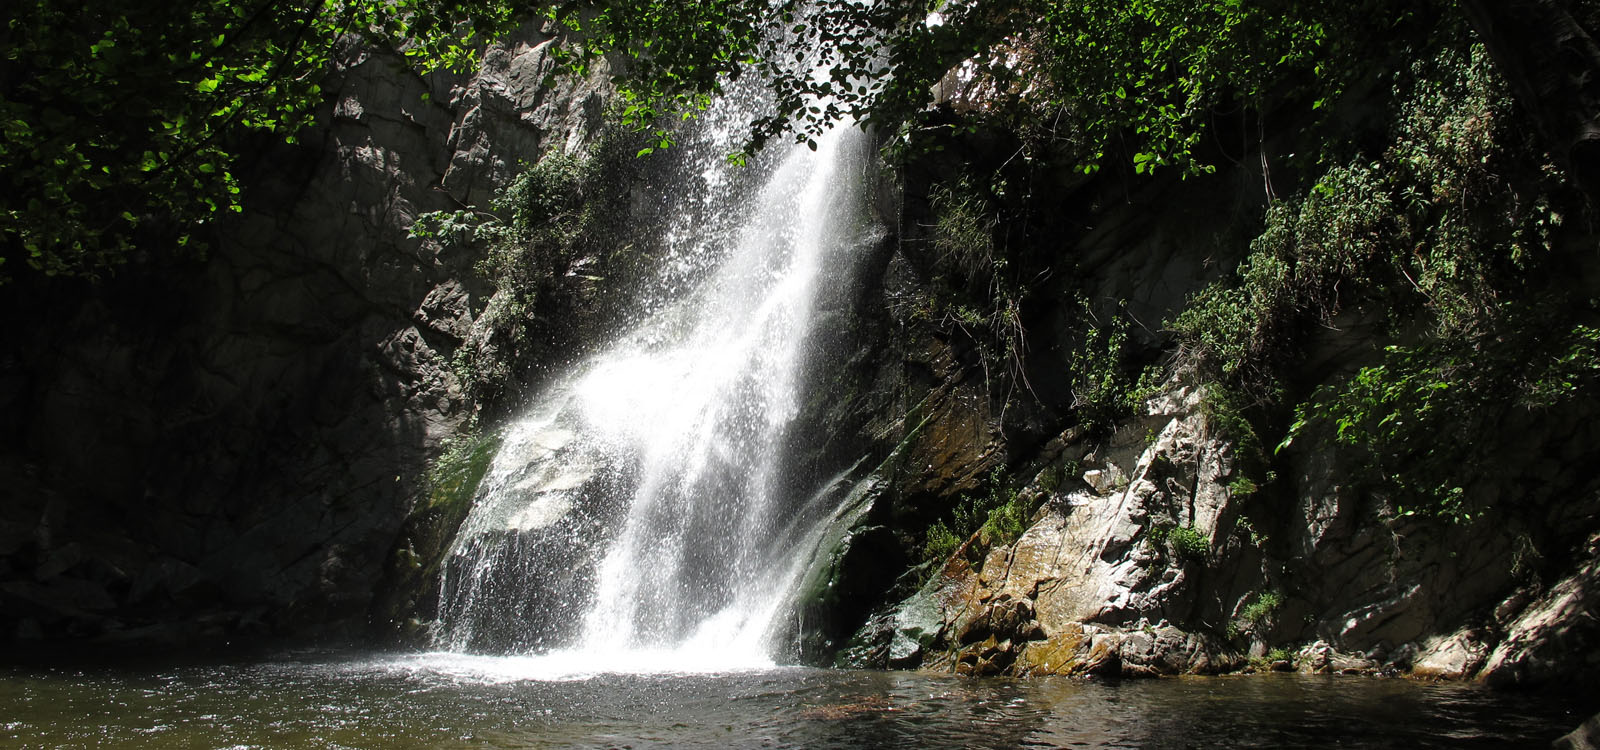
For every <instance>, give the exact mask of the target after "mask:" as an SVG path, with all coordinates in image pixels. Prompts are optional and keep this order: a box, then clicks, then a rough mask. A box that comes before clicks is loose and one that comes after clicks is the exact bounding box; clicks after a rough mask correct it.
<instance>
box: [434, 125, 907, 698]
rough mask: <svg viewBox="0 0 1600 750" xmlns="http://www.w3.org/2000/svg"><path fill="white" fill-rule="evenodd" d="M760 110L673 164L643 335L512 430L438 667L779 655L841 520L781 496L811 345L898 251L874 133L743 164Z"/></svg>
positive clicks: (448, 599) (843, 133) (640, 664)
mask: <svg viewBox="0 0 1600 750" xmlns="http://www.w3.org/2000/svg"><path fill="white" fill-rule="evenodd" d="M760 106H761V105H760V103H759V102H758V101H755V99H754V97H750V96H744V97H740V96H730V97H724V98H723V99H721V100H719V102H718V103H717V104H715V105H714V106H713V109H712V110H711V111H710V112H708V113H707V115H706V116H705V117H704V118H703V121H702V122H701V123H700V125H699V126H698V127H697V128H696V129H695V130H694V132H693V133H691V134H690V135H689V136H686V137H685V143H684V144H682V145H681V146H680V147H678V148H675V149H673V150H674V151H677V152H678V154H677V157H678V158H679V159H681V164H680V166H679V167H678V168H677V169H676V170H674V173H675V174H676V177H674V178H673V179H672V180H671V182H672V183H673V185H671V186H670V187H669V188H667V189H665V190H662V191H660V194H661V195H663V196H670V197H667V198H665V199H664V200H662V201H661V202H660V203H658V204H657V206H655V210H660V211H667V212H670V213H669V214H668V215H670V216H672V217H673V220H672V221H671V222H669V228H668V230H667V231H666V232H665V233H664V234H665V236H664V237H663V238H662V240H661V241H662V242H663V243H664V247H663V248H662V256H661V257H664V259H665V260H664V261H663V262H662V263H661V272H660V278H659V279H658V280H657V282H656V283H655V285H654V286H653V287H652V290H651V292H650V293H648V294H646V295H644V296H643V297H642V299H641V303H640V307H641V312H640V314H639V315H638V316H637V318H636V322H635V323H634V324H633V325H632V326H631V327H630V330H628V331H627V332H626V333H625V334H623V335H621V336H620V337H618V338H617V339H616V340H615V341H614V342H612V343H611V344H610V345H609V346H607V347H605V348H604V349H603V351H601V353H599V354H597V355H595V356H593V357H591V358H589V359H588V360H587V361H585V362H582V363H580V364H579V365H578V366H576V367H575V368H574V369H573V371H572V372H571V373H570V374H569V375H568V376H566V377H565V378H564V379H561V380H560V381H559V382H557V383H556V384H555V385H553V386H551V387H550V388H548V389H547V390H546V391H545V392H543V393H541V394H538V395H537V397H536V398H535V399H534V401H533V402H532V407H531V408H530V409H529V410H528V411H527V412H526V415H525V416H524V417H522V418H521V419H520V420H518V421H516V422H515V423H514V424H512V425H510V426H509V427H508V428H507V429H506V430H505V433H504V435H503V438H502V447H501V449H500V451H499V453H498V454H497V455H496V457H495V459H494V462H493V464H492V465H491V467H490V470H489V473H488V474H487V475H486V477H485V479H484V481H483V483H482V485H481V486H480V488H479V492H478V496H477V498H476V500H475V502H474V506H473V509H472V510H471V512H470V514H469V516H468V518H467V520H466V521H465V523H464V524H463V525H462V528H461V531H460V532H459V533H458V535H457V538H456V540H455V542H454V544H453V547H452V549H451V551H450V554H449V558H448V561H447V564H446V569H445V573H444V579H443V582H442V586H441V595H440V613H441V620H442V627H441V631H440V633H439V635H438V637H437V640H436V645H437V646H438V647H440V648H442V649H445V650H450V651H458V652H488V653H498V654H519V655H529V654H534V655H540V656H539V658H542V659H545V660H547V661H553V662H560V661H563V660H565V662H566V663H574V664H584V665H586V667H585V668H588V669H595V668H601V669H604V668H607V667H606V666H605V665H613V667H612V668H615V669H619V670H629V671H633V670H640V669H645V670H649V669H690V670H694V669H713V668H729V667H740V666H759V665H764V664H771V663H772V659H773V658H774V654H775V653H776V652H777V651H778V650H779V649H781V647H782V645H783V644H779V643H776V642H775V640H776V638H777V635H778V633H779V632H780V631H782V630H783V627H782V625H783V618H784V615H785V613H786V611H787V609H786V605H787V604H788V598H789V597H790V595H791V589H793V588H794V586H795V584H796V580H797V579H798V577H799V575H800V573H801V572H802V571H803V569H804V567H805V565H806V563H807V562H808V561H809V559H810V556H811V555H812V553H813V550H814V547H815V539H816V534H817V529H818V524H819V523H821V522H822V521H823V520H824V519H822V518H819V516H824V515H826V513H827V510H826V509H825V508H824V509H817V508H815V507H811V506H815V505H816V503H815V502H811V503H808V502H807V500H808V499H810V496H809V494H808V493H807V492H805V491H803V490H800V491H797V490H795V489H793V488H787V487H783V486H780V485H781V480H780V475H781V474H782V472H783V468H784V464H783V462H784V460H785V456H786V454H787V451H786V442H787V441H788V440H790V439H792V438H793V437H794V436H792V435H791V434H790V428H791V425H792V423H793V422H794V419H795V417H796V414H797V412H798V410H799V408H800V404H799V403H798V396H797V391H798V389H799V386H800V384H801V383H802V379H803V375H804V368H805V367H807V366H808V364H809V363H808V362H807V361H806V360H807V357H806V356H805V353H804V351H803V342H804V340H805V338H806V336H807V335H808V332H809V331H810V327H811V323H812V318H813V315H812V313H813V310H814V306H815V304H816V299H817V297H818V295H819V292H822V291H824V290H826V289H827V288H828V287H829V286H830V285H834V284H838V283H842V282H843V280H844V278H845V277H844V274H845V273H847V269H848V268H849V265H850V262H851V258H852V256H853V255H855V254H858V253H859V250H860V247H861V246H862V245H863V244H865V243H870V242H872V241H873V240H874V238H875V233H876V232H878V231H879V230H878V229H877V228H876V227H875V226H874V225H873V224H872V222H871V221H870V219H869V212H868V210H867V204H868V203H869V201H870V198H871V195H870V191H869V190H868V189H867V187H866V186H867V183H868V180H869V179H870V168H871V165H872V163H873V161H874V160H873V153H872V149H871V144H870V142H869V139H868V138H867V137H866V135H865V134H864V133H862V132H861V131H860V129H858V128H854V127H840V128H834V129H832V130H830V131H828V132H827V133H825V134H823V135H822V136H820V137H819V138H817V139H816V141H815V151H814V152H813V150H812V149H811V148H807V147H805V146H800V145H797V146H795V147H792V148H789V149H782V148H776V147H773V148H769V149H768V153H764V154H762V155H761V158H760V159H758V160H754V161H753V162H752V165H751V166H750V167H746V168H737V167H731V166H729V165H728V164H726V159H725V154H726V153H728V151H729V150H730V149H731V148H732V147H733V146H735V145H737V143H738V138H739V137H741V136H742V134H743V132H744V127H745V126H746V123H748V122H749V121H750V119H751V118H752V116H753V113H757V112H759V107H760ZM825 479H826V478H824V477H818V478H817V484H818V485H821V484H822V483H823V481H824V480H825Z"/></svg>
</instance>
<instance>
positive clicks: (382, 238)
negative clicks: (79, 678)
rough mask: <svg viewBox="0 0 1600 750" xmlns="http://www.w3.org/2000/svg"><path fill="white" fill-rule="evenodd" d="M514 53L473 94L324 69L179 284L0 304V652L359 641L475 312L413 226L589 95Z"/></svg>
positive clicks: (444, 82)
mask: <svg viewBox="0 0 1600 750" xmlns="http://www.w3.org/2000/svg"><path fill="white" fill-rule="evenodd" d="M517 39H518V41H514V42H511V43H508V44H506V45H503V46H502V47H499V48H496V49H493V50H491V51H489V52H488V53H487V54H486V55H485V56H484V59H483V65H482V70H481V71H479V72H478V73H476V74H474V75H472V76H470V77H466V76H451V75H443V74H435V75H430V76H428V77H426V78H424V77H420V76H418V75H417V74H415V73H414V72H412V71H411V69H410V68H409V67H408V66H407V65H406V63H405V62H404V60H403V59H402V58H401V57H399V56H398V55H396V54H393V53H389V52H383V51H374V50H370V49H364V48H361V47H359V46H357V45H355V44H353V43H352V44H348V45H346V46H345V47H344V48H343V50H342V52H341V54H340V57H339V64H338V68H337V70H336V71H334V73H333V74H332V78H331V80H330V82H329V84H328V85H327V86H326V88H327V89H328V90H329V91H331V92H332V94H331V96H330V98H329V101H328V103H327V105H326V109H325V111H324V112H323V113H322V116H321V117H320V118H319V121H320V122H322V123H323V125H321V126H319V127H317V128H316V129H315V130H313V131H310V132H305V133H301V134H300V137H299V144H298V145H294V146H289V145H285V144H282V143H271V144H262V145H261V146H260V149H259V150H258V151H257V152H255V154H254V156H253V159H251V163H250V164H248V165H247V166H246V168H245V169H243V170H241V174H242V176H243V177H244V180H243V181H244V185H245V189H246V191H247V192H246V206H247V207H248V210H247V211H246V212H245V213H244V214H242V215H241V216H240V217H239V218H238V219H237V220H235V221H232V222H229V223H227V224H225V225H223V226H220V227H218V229H217V231H216V235H215V237H214V238H213V239H212V241H211V245H212V247H211V248H210V251H209V253H208V254H207V256H206V258H205V260H204V261H203V262H200V263H194V262H184V261H160V260H150V261H144V262H136V263H132V264H129V265H128V266H125V267H123V268H122V269H121V270H119V271H117V272H116V274H115V275H114V276H112V277H111V278H106V279H102V280H100V281H99V282H98V283H93V284H90V283H85V282H82V281H38V282H35V281H27V282H17V283H13V284H12V285H10V286H8V287H6V288H5V289H4V290H3V292H0V300H3V302H0V305H4V308H5V312H4V315H5V319H6V320H7V321H8V322H9V323H10V324H9V325H7V326H6V328H5V331H4V333H3V334H0V335H3V336H4V338H5V342H4V346H3V347H0V349H3V350H4V351H5V352H6V354H5V355H4V358H3V360H0V384H3V385H0V412H3V414H4V421H5V423H6V424H7V425H8V429H6V430H5V431H4V435H3V436H0V477H3V478H0V486H3V487H4V488H5V489H4V499H3V500H0V634H3V636H0V637H3V638H4V639H5V640H16V641H18V642H28V641H33V640H37V639H41V638H43V639H63V638H71V639H85V638H92V639H100V640H107V641H116V640H120V639H140V640H157V641H168V642H189V641H191V639H193V638H195V637H197V636H203V637H213V638H222V637H231V636H243V635H252V634H255V635H259V634H267V633H274V634H289V633H293V634H299V635H305V634H308V633H318V632H332V633H345V634H348V633H352V632H358V631H359V629H360V628H361V627H362V626H363V625H364V621H365V618H366V615H367V611H368V608H369V605H370V604H371V600H372V596H373V591H374V589H375V588H376V587H377V583H378V580H379V578H380V576H381V574H382V572H383V570H384V567H383V563H384V560H385V559H386V556H387V555H388V553H389V551H390V549H391V547H392V546H393V545H394V544H395V542H396V535H397V532H398V530H399V528H400V526H401V524H402V521H403V520H404V519H405V518H406V517H407V515H408V514H409V513H411V511H412V510H413V508H414V507H416V506H417V505H418V504H419V503H421V502H424V501H425V498H426V495H427V492H428V486H427V481H426V478H425V471H426V467H427V466H428V463H429V461H430V460H431V459H432V457H433V456H434V455H436V454H437V453H438V451H439V449H440V443H441V441H443V440H445V439H446V438H448V437H450V436H453V435H455V434H456V433H458V432H460V431H461V430H462V427H463V424H464V423H465V422H466V421H467V420H469V419H470V418H471V417H472V416H473V411H474V409H473V405H472V403H471V402H470V401H469V400H468V399H467V398H466V397H465V396H464V394H463V387H462V383H461V382H460V378H459V377H458V374H457V373H456V372H454V371H453V370H452V368H451V367H450V360H451V357H452V355H453V353H454V352H455V351H456V349H457V348H458V347H460V346H461V344H462V342H463V340H464V338H465V337H467V336H468V335H469V331H470V327H471V324H472V321H473V319H474V318H475V317H476V316H478V315H479V314H481V313H482V311H483V309H484V307H485V305H486V302H487V300H488V297H489V296H490V294H491V293H492V291H493V290H492V288H489V287H488V286H487V285H486V284H485V283H484V281H483V280H482V279H481V278H480V277H479V276H478V275H477V274H475V272H474V271H473V270H472V267H473V264H474V261H475V260H477V259H476V258H474V257H471V256H470V254H467V253H463V252H460V251H458V250H456V249H454V248H450V247H447V246H446V245H444V244H442V243H441V242H438V241H433V240H430V241H423V240H418V239H416V238H413V237H410V236H408V235H409V234H410V230H411V226H412V222H413V220H414V219H415V217H416V216H417V215H418V214H419V213H422V212H426V211H436V210H454V209H457V208H460V207H461V206H463V205H466V204H475V203H483V202H486V201H487V200H488V199H489V198H490V197H491V196H492V195H493V193H494V192H495V190H497V189H498V188H499V187H501V186H504V185H505V184H507V183H508V182H509V181H510V179H511V177H512V176H514V175H515V174H516V173H518V172H519V171H520V170H521V168H522V162H523V161H525V160H533V159H536V158H537V157H538V156H539V155H541V154H542V153H544V152H546V151H547V150H551V149H556V150H566V151H577V150H580V149H582V148H584V147H585V146H586V145H587V143H588V142H589V140H591V139H592V138H593V136H594V134H595V132H596V131H597V129H598V125H599V121H600V119H599V118H600V116H601V113H602V107H603V94H602V93H601V92H602V89H603V86H601V85H600V84H601V82H602V79H601V78H600V77H596V78H593V79H590V80H586V81H563V82H562V83H560V84H556V85H553V86H552V85H550V84H549V82H547V80H546V78H547V76H548V75H549V74H550V73H551V72H552V69H553V66H554V62H553V61H552V59H551V57H550V55H549V51H550V49H551V44H552V43H553V42H552V39H551V38H550V37H549V35H547V34H544V33H541V32H540V31H539V30H538V29H527V30H524V32H523V33H521V34H520V35H519V36H518V37H517Z"/></svg>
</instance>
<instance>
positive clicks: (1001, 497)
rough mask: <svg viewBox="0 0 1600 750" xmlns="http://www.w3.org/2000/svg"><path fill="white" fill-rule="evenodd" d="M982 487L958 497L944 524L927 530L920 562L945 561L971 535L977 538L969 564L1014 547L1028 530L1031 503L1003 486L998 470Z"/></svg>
mask: <svg viewBox="0 0 1600 750" xmlns="http://www.w3.org/2000/svg"><path fill="white" fill-rule="evenodd" d="M986 484H987V485H988V487H987V492H986V493H984V494H982V495H964V496H962V497H961V498H960V499H959V500H957V501H956V504H955V507H954V508H953V509H952V511H951V516H950V518H949V519H948V520H947V521H936V522H934V524H933V525H932V526H929V527H928V531H927V534H926V536H925V537H924V542H923V548H922V560H923V562H924V563H934V564H938V563H942V562H943V561H945V560H948V559H949V558H950V556H951V555H953V554H955V551H956V550H957V549H958V548H960V546H961V545H962V544H963V543H965V542H966V541H967V540H968V539H971V538H972V537H973V535H974V534H977V535H978V540H977V542H978V543H977V544H975V545H973V547H972V548H970V549H969V553H970V555H971V558H972V561H973V562H975V563H977V562H981V561H982V554H983V553H984V552H987V551H988V550H990V549H993V548H995V547H1003V546H1007V545H1010V544H1014V543H1016V541H1017V540H1018V539H1020V538H1021V537H1022V534H1023V532H1025V531H1027V530H1028V521H1029V520H1031V519H1032V517H1033V511H1034V509H1035V504H1034V503H1033V502H1032V501H1031V500H1026V499H1023V498H1022V497H1020V496H1019V495H1018V493H1017V491H1016V490H1015V489H1011V488H1009V487H1007V486H1006V478H1005V474H1004V472H1003V470H1002V469H1000V468H999V467H996V468H995V469H994V471H992V472H990V474H989V478H988V480H987V482H986ZM980 532H981V533H980ZM930 567H931V566H930Z"/></svg>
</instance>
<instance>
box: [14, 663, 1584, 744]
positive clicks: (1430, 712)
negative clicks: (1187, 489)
mask: <svg viewBox="0 0 1600 750" xmlns="http://www.w3.org/2000/svg"><path fill="white" fill-rule="evenodd" d="M483 671H484V670H483V669H482V668H481V665H479V666H478V667H477V668H476V669H474V668H468V667H461V668H451V667H449V665H447V664H443V663H441V662H440V661H439V660H438V659H437V658H432V659H430V658H426V657H416V656H403V657H393V658H383V659H378V660H372V659H327V658H309V657H305V658H298V659H295V658H289V659H281V660H278V661H274V662H270V663H261V664H211V665H188V666H164V667H163V666H158V667H144V668H124V669H22V668H11V669H0V747H27V748H33V747H39V748H44V747H50V748H56V747H63V748H71V747H85V748H88V747H149V748H178V747H182V748H206V747H215V748H435V747H438V748H555V747H583V748H590V747H593V748H602V747H631V748H644V747H718V748H721V747H763V748H878V747H919V748H1017V747H1068V748H1075V747H1086V748H1146V749H1151V750H1166V749H1169V748H1170V749H1172V750H1177V749H1179V748H1197V749H1200V748H1328V747H1341V748H1517V747H1527V748H1543V747H1547V746H1548V745H1549V743H1550V741H1551V740H1552V739H1554V738H1555V737H1557V736H1559V735H1561V734H1563V733H1565V732H1566V731H1567V730H1568V729H1570V728H1571V727H1572V726H1575V725H1576V724H1578V723H1579V722H1581V721H1582V719H1583V718H1584V716H1586V715H1587V713H1589V712H1592V711H1593V710H1594V709H1595V708H1596V707H1595V706H1593V705H1583V701H1582V700H1581V699H1579V698H1577V697H1574V696H1565V697H1552V696H1542V697H1541V696H1530V695H1504V694H1496V693H1490V692H1487V691H1484V690H1480V689H1477V688H1475V687H1473V686H1466V685H1427V684H1419V683H1413V682H1408V681H1401V680H1383V679H1372V678H1351V677H1344V678H1335V677H1306V676H1298V675H1264V676H1254V677H1237V678H1230V677H1224V678H1195V679H1170V680H1156V681H1138V682H1123V683H1120V684H1110V683H1096V682H1081V681H1072V680H1065V679H1037V680H966V679H956V678H947V677H938V676H928V675H919V674H907V673H881V672H833V671H825V670H814V669H799V668H783V669H769V670H762V671H748V672H738V673H729V674H698V675H696V674H680V675H671V674H657V675H617V674H610V675H604V674H602V675H594V676H591V677H588V678H584V679H565V680H533V679H506V678H503V677H502V678H487V677H485V676H484V674H483Z"/></svg>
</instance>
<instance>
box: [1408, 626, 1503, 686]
mask: <svg viewBox="0 0 1600 750" xmlns="http://www.w3.org/2000/svg"><path fill="white" fill-rule="evenodd" d="M1484 635H1485V634H1484V633H1482V632H1479V631H1477V630H1472V629H1469V630H1463V631H1460V632H1457V633H1454V634H1452V635H1449V636H1446V637H1442V638H1435V639H1433V640H1432V642H1431V643H1425V644H1424V646H1423V649H1422V652H1421V653H1419V654H1418V655H1417V657H1416V659H1415V660H1414V661H1413V663H1412V667H1411V674H1412V675H1414V676H1416V677H1422V678H1433V679H1448V680H1459V679H1464V678H1467V677H1471V676H1473V675H1475V674H1477V673H1478V670H1479V669H1480V668H1482V667H1483V665H1484V662H1485V661H1487V660H1488V657H1489V644H1487V643H1485V642H1484Z"/></svg>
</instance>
